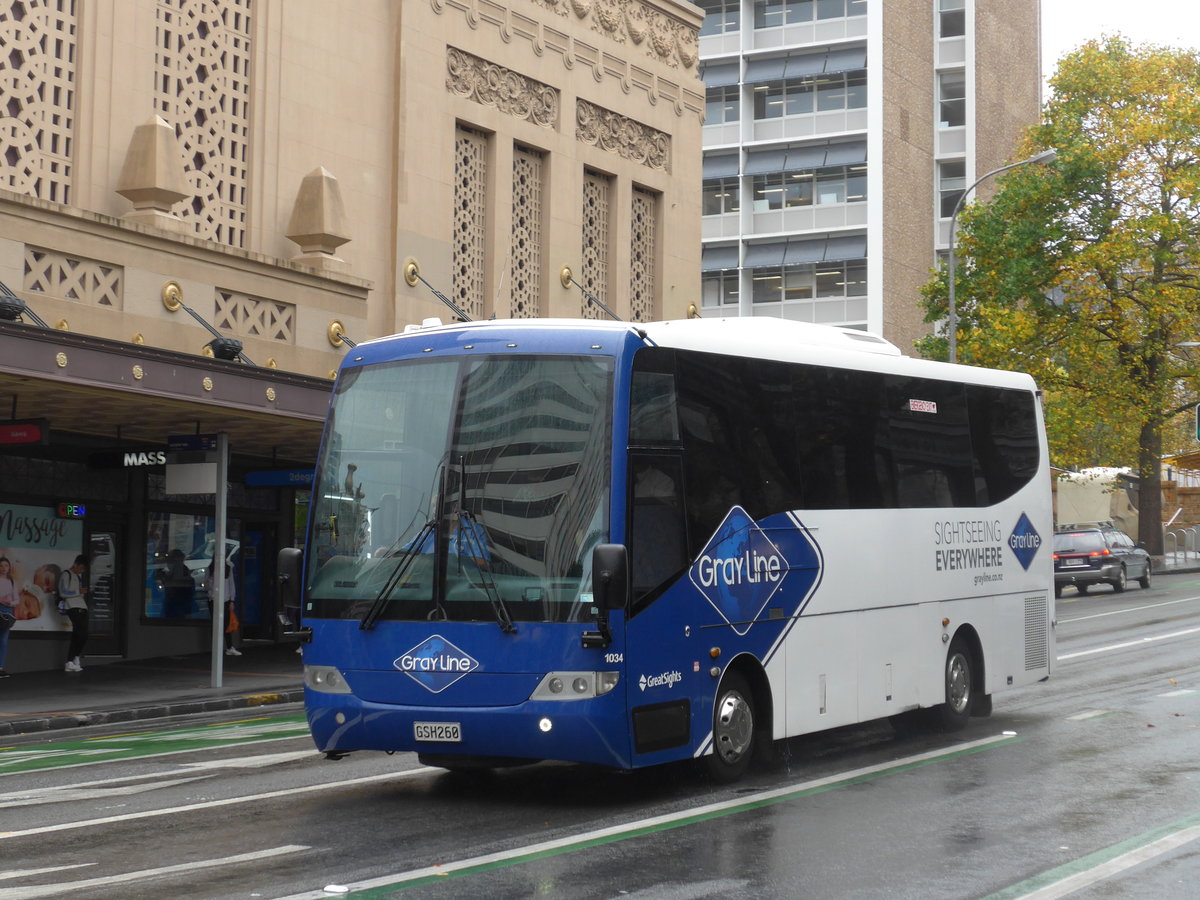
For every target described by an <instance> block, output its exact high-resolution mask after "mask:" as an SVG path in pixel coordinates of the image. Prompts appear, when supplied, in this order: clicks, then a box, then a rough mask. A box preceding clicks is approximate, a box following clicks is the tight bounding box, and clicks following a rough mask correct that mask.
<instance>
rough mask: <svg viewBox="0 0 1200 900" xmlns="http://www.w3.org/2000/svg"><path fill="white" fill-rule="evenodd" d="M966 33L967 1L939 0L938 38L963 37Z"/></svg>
mask: <svg viewBox="0 0 1200 900" xmlns="http://www.w3.org/2000/svg"><path fill="white" fill-rule="evenodd" d="M966 33H967V11H966V0H938V37H944V38H948V37H962V36H963V35H964V34H966Z"/></svg>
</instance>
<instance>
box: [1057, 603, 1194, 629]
mask: <svg viewBox="0 0 1200 900" xmlns="http://www.w3.org/2000/svg"><path fill="white" fill-rule="evenodd" d="M1197 600H1200V597H1184V598H1183V599H1181V600H1164V601H1163V602H1162V603H1148V604H1146V605H1145V606H1131V607H1129V608H1128V609H1112V610H1109V611H1108V612H1101V613H1092V614H1090V615H1086V616H1074V617H1072V618H1070V619H1059V620H1058V624H1060V625H1064V624H1067V623H1069V622H1086V621H1087V620H1088V619H1105V618H1107V617H1108V616H1123V615H1125V614H1126V613H1135V612H1144V611H1146V610H1147V609H1158V608H1159V607H1160V606H1175V605H1176V604H1178V603H1195V602H1196V601H1197Z"/></svg>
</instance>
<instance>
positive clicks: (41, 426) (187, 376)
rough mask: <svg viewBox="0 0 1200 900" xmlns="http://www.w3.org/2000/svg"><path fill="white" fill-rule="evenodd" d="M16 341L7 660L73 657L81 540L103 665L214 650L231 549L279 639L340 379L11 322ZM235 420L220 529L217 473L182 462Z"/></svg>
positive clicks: (1, 530) (9, 453)
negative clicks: (214, 595) (284, 570)
mask: <svg viewBox="0 0 1200 900" xmlns="http://www.w3.org/2000/svg"><path fill="white" fill-rule="evenodd" d="M0 358H3V359H4V360H5V364H4V365H3V367H2V368H0V416H3V415H4V414H6V413H7V414H8V418H7V419H4V418H0V567H2V565H3V562H2V561H3V560H7V562H8V566H9V570H10V573H11V574H10V577H11V578H12V581H13V583H14V585H15V587H16V590H17V592H18V597H19V603H18V606H17V607H16V612H15V614H16V617H17V621H16V623H15V624H14V625H13V627H12V629H11V631H10V634H9V646H8V652H7V660H6V661H5V663H4V667H5V668H6V669H7V670H8V671H9V672H10V673H19V672H25V671H37V670H44V669H61V668H62V667H63V664H64V661H65V659H66V655H67V645H68V640H69V637H70V631H71V627H72V626H71V624H70V620H69V619H68V618H67V617H66V616H65V615H63V614H62V613H61V612H60V611H59V608H58V603H57V594H56V586H57V583H58V578H59V576H60V574H61V573H62V572H63V571H64V570H66V569H69V568H70V567H71V565H72V564H73V563H74V561H75V559H76V558H77V557H78V556H81V555H82V556H83V557H84V558H85V559H86V560H87V567H86V571H85V574H84V576H83V577H84V579H85V581H86V584H87V586H88V589H89V594H88V599H89V613H90V614H89V626H90V627H89V631H90V634H89V638H88V641H87V645H86V648H85V656H86V660H87V663H88V664H89V665H96V664H102V663H103V662H104V661H106V660H116V659H148V658H153V657H160V656H171V655H179V654H187V653H200V652H204V651H205V650H207V649H208V648H209V647H210V646H211V615H212V610H211V605H210V597H209V587H210V583H211V578H212V573H213V569H214V566H215V565H216V564H217V562H218V561H220V560H224V562H225V564H226V565H227V566H228V568H227V571H228V573H229V578H230V579H231V580H232V584H233V591H234V594H235V596H236V598H237V607H236V608H237V615H238V618H239V620H240V629H239V636H238V640H239V641H242V642H246V643H251V644H252V643H253V642H256V641H274V640H277V639H278V637H279V635H280V633H281V630H282V628H283V625H282V618H281V614H282V616H283V617H286V616H287V615H288V614H289V611H287V610H284V609H281V608H280V607H279V605H278V602H277V593H276V590H275V584H276V581H275V557H276V552H277V550H278V548H279V547H280V546H286V545H292V544H294V543H295V542H296V541H297V540H298V539H299V537H300V531H301V529H302V528H303V522H304V515H305V511H306V508H307V486H308V481H309V479H310V477H311V475H310V473H311V470H312V466H313V462H314V460H315V458H316V451H317V444H318V442H319V439H320V433H321V427H322V422H323V419H324V415H325V412H326V408H327V405H328V399H329V392H330V387H331V384H330V382H329V381H327V380H325V379H319V378H312V377H309V376H302V375H294V374H289V373H284V372H280V371H277V370H274V369H266V368H258V367H254V366H247V365H243V364H241V363H237V362H226V361H222V360H217V359H210V358H206V357H199V356H192V355H189V354H182V353H175V352H171V351H163V350H156V349H152V348H147V347H144V346H140V345H133V344H124V343H120V342H114V341H106V340H103V339H97V338H94V337H87V336H81V335H73V334H70V333H67V332H62V331H57V330H53V329H37V328H32V327H28V326H24V325H15V324H9V323H0ZM222 433H223V434H225V435H226V436H227V444H228V448H229V462H228V479H227V484H226V486H225V495H224V496H225V504H226V510H227V512H226V515H225V525H226V527H225V533H224V535H217V533H216V530H217V525H216V523H217V510H216V500H217V495H216V491H215V482H214V490H213V491H212V492H208V491H204V490H198V491H197V490H195V486H194V484H192V483H191V482H189V481H188V480H186V479H185V480H183V481H181V480H180V479H179V478H178V477H175V474H174V473H178V472H179V471H182V470H183V469H184V468H188V467H195V466H197V465H203V464H204V463H205V461H206V460H208V459H210V458H211V452H209V451H206V450H205V449H203V448H204V447H206V446H208V445H207V444H206V443H205V441H207V440H208V439H210V438H212V437H214V436H216V435H217V434H222ZM196 447H200V448H201V449H199V450H197V449H195V448H196ZM181 484H183V485H184V487H183V488H181V487H180V485H181ZM189 484H192V486H191V487H188V485H189ZM185 491H187V492H185ZM193 491H194V492H193Z"/></svg>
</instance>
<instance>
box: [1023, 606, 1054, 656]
mask: <svg viewBox="0 0 1200 900" xmlns="http://www.w3.org/2000/svg"><path fill="white" fill-rule="evenodd" d="M1049 620H1050V616H1049V615H1048V614H1047V607H1046V598H1045V597H1044V596H1042V597H1026V598H1025V671H1026V672H1028V671H1030V670H1031V669H1044V668H1045V667H1046V666H1047V665H1048V664H1049V659H1048V657H1047V653H1048V648H1049V641H1048V640H1047V638H1048V637H1049V628H1050V622H1049Z"/></svg>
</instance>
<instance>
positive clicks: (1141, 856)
mask: <svg viewBox="0 0 1200 900" xmlns="http://www.w3.org/2000/svg"><path fill="white" fill-rule="evenodd" d="M1196 838H1200V825H1193V826H1192V827H1191V828H1185V829H1183V830H1182V831H1177V832H1175V833H1174V834H1168V835H1167V836H1166V837H1163V838H1159V839H1158V840H1157V841H1154V842H1153V843H1150V844H1147V845H1146V846H1144V847H1138V848H1137V849H1136V850H1130V851H1129V852H1128V853H1122V854H1121V855H1120V856H1117V857H1114V858H1113V859H1110V860H1108V862H1105V863H1101V864H1100V865H1098V866H1094V867H1093V868H1091V869H1087V870H1085V871H1083V872H1077V873H1076V874H1074V875H1071V876H1070V877H1068V878H1064V879H1062V880H1061V881H1056V882H1054V884H1048V885H1046V886H1045V887H1044V888H1040V889H1038V890H1036V891H1033V892H1032V893H1029V894H1022V895H1021V897H1020V898H1017V900H1055V898H1057V897H1065V896H1067V895H1068V894H1073V893H1075V892H1076V891H1078V890H1080V889H1082V888H1085V887H1089V886H1091V885H1093V884H1097V883H1098V882H1101V881H1104V880H1106V879H1108V878H1112V877H1113V876H1114V875H1119V874H1121V873H1122V872H1124V871H1125V870H1126V869H1132V868H1133V867H1134V866H1137V865H1141V864H1142V863H1144V862H1147V861H1148V860H1151V859H1154V858H1155V857H1156V856H1161V855H1162V854H1164V853H1169V852H1170V851H1172V850H1174V849H1176V848H1177V847H1182V846H1183V845H1184V844H1189V843H1191V842H1192V841H1194V840H1196Z"/></svg>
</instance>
